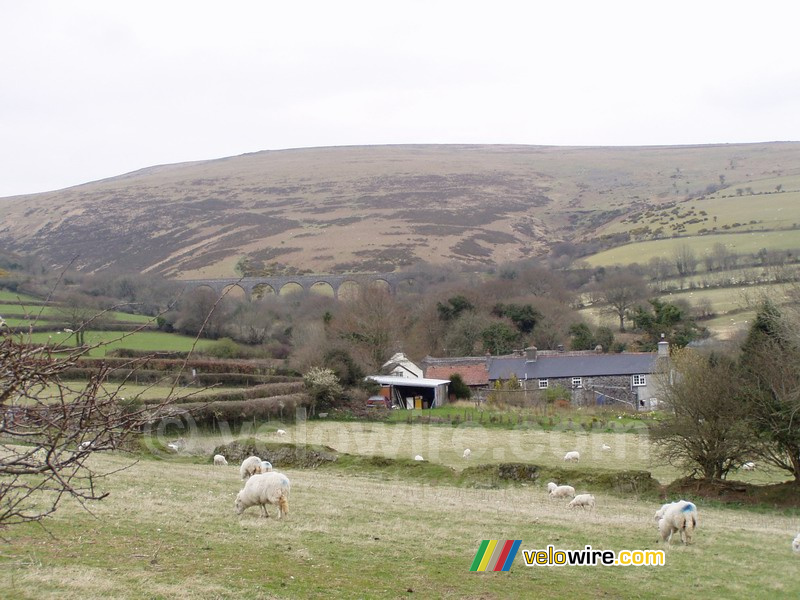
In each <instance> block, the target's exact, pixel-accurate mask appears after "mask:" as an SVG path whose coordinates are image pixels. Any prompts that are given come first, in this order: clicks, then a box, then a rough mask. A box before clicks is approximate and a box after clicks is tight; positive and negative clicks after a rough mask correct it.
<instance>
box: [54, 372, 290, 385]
mask: <svg viewBox="0 0 800 600" xmlns="http://www.w3.org/2000/svg"><path fill="white" fill-rule="evenodd" d="M96 372H97V369H91V368H87V367H84V368H80V367H73V368H71V369H66V370H64V372H63V374H62V376H61V377H62V379H65V380H83V379H89V377H90V376H92V375H93V374H95V373H96ZM106 380H107V381H110V382H114V383H122V382H126V383H132V384H145V385H149V384H152V383H158V382H161V381H164V382H168V383H170V384H171V383H173V382H176V380H177V385H181V386H186V385H196V386H199V387H206V386H210V385H226V386H244V387H249V386H255V385H262V384H265V383H293V382H296V381H299V378H297V377H286V376H283V375H249V374H246V373H198V374H197V377H194V378H193V377H192V376H191V373H187V372H185V371H184V372H183V373H181V374H180V375H179V374H178V373H176V372H172V373H171V372H169V371H153V370H149V369H119V368H117V369H113V370H111V371H109V372H108V375H107V377H106Z"/></svg>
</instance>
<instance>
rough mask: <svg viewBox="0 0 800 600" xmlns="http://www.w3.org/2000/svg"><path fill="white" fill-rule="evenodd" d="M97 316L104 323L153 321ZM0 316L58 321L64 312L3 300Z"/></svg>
mask: <svg viewBox="0 0 800 600" xmlns="http://www.w3.org/2000/svg"><path fill="white" fill-rule="evenodd" d="M97 314H98V315H102V316H100V317H99V318H100V319H102V320H104V321H108V320H113V321H125V322H129V323H148V322H150V321H154V320H155V319H154V318H153V317H148V316H147V315H135V314H132V313H125V312H119V311H108V312H102V311H100V310H98V311H97ZM0 315H2V316H3V317H5V316H6V315H18V316H20V317H22V316H27V317H28V318H30V319H34V318H36V317H37V316H39V315H41V316H43V317H53V318H56V319H58V318H64V311H63V310H62V309H60V308H58V307H56V306H32V305H30V306H26V305H25V304H24V303H23V304H12V303H10V301H9V300H5V301H4V302H2V303H0Z"/></svg>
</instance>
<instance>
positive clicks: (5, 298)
mask: <svg viewBox="0 0 800 600" xmlns="http://www.w3.org/2000/svg"><path fill="white" fill-rule="evenodd" d="M0 302H10V303H19V302H23V303H24V302H41V299H40V298H36V297H34V296H29V295H28V294H21V293H19V292H12V291H11V290H7V289H3V288H0ZM0 314H2V313H0Z"/></svg>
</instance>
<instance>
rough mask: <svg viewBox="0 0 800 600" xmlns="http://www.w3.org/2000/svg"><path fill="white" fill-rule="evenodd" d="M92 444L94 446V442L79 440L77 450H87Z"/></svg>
mask: <svg viewBox="0 0 800 600" xmlns="http://www.w3.org/2000/svg"><path fill="white" fill-rule="evenodd" d="M92 446H94V442H81V443H80V445H79V446H78V450H88V449H89V448H91V447H92Z"/></svg>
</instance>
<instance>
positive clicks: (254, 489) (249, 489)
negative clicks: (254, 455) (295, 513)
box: [234, 471, 291, 519]
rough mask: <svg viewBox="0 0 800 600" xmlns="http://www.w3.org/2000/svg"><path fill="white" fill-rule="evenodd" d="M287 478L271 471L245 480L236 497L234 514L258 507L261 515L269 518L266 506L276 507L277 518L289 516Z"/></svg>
mask: <svg viewBox="0 0 800 600" xmlns="http://www.w3.org/2000/svg"><path fill="white" fill-rule="evenodd" d="M290 488H291V484H290V483H289V478H288V477H286V475H284V474H283V473H278V472H277V471H271V472H269V473H257V474H255V475H253V476H252V477H250V479H248V480H247V483H245V484H244V487H243V488H242V490H241V491H240V492H239V493H238V494H237V495H236V502H235V503H234V507H235V509H236V514H237V515H240V514H242V513H243V512H244V511H245V510H246V509H248V508H250V507H251V506H260V507H261V515H262V516H263V517H264V518H265V519H266V518H269V512H268V511H267V504H272V505H277V507H278V518H279V519H280V518H282V517H285V516H288V515H289V489H290Z"/></svg>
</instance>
